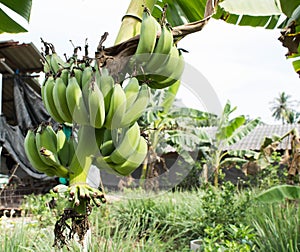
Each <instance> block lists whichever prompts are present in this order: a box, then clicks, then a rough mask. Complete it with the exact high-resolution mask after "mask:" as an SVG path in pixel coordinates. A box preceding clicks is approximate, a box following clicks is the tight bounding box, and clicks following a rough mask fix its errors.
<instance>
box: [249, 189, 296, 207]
mask: <svg viewBox="0 0 300 252" xmlns="http://www.w3.org/2000/svg"><path fill="white" fill-rule="evenodd" d="M255 199H256V200H258V201H259V202H263V203H275V202H282V201H284V200H286V199H289V200H299V199H300V186H293V185H279V186H274V187H272V188H270V189H268V190H266V191H264V192H262V193H260V194H259V195H258V196H257V197H256V198H255Z"/></svg>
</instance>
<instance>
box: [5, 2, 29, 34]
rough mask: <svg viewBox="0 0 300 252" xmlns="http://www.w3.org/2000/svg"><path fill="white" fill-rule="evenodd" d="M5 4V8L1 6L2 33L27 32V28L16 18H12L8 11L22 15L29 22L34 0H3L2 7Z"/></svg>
mask: <svg viewBox="0 0 300 252" xmlns="http://www.w3.org/2000/svg"><path fill="white" fill-rule="evenodd" d="M1 5H3V6H4V7H5V9H3V8H0V20H1V22H0V33H4V32H7V33H20V32H27V29H26V28H25V27H24V26H23V25H22V24H20V23H18V22H17V21H16V20H14V19H13V18H11V17H10V16H9V15H8V14H7V11H6V10H8V11H10V12H15V13H16V14H18V15H20V16H21V17H22V18H23V19H24V20H25V22H27V23H28V22H29V19H30V13H31V5H32V0H24V1H9V0H1V1H0V7H1Z"/></svg>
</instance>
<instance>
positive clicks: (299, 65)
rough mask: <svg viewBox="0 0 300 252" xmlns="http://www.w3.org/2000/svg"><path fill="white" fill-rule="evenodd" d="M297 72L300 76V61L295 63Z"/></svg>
mask: <svg viewBox="0 0 300 252" xmlns="http://www.w3.org/2000/svg"><path fill="white" fill-rule="evenodd" d="M293 67H294V69H295V72H296V73H298V74H299V75H300V59H298V60H295V61H293Z"/></svg>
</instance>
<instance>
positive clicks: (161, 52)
mask: <svg viewBox="0 0 300 252" xmlns="http://www.w3.org/2000/svg"><path fill="white" fill-rule="evenodd" d="M173 43H174V42H173V34H172V31H171V30H170V28H169V27H167V26H166V25H164V26H163V27H162V30H161V34H160V37H159V39H158V41H157V44H156V46H155V48H154V51H153V54H152V55H151V58H150V60H149V61H148V62H147V64H146V65H145V67H144V71H145V72H146V73H149V74H152V73H154V72H155V71H156V70H157V69H158V68H160V67H161V66H164V64H165V63H166V62H167V60H168V56H167V55H169V53H170V51H171V49H172V46H173ZM174 70H176V69H174Z"/></svg>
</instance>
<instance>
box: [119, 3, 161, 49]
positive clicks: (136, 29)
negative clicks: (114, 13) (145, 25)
mask: <svg viewBox="0 0 300 252" xmlns="http://www.w3.org/2000/svg"><path fill="white" fill-rule="evenodd" d="M156 1H157V0H131V2H130V4H129V7H128V9H127V12H126V14H125V16H124V17H123V19H122V24H121V27H120V30H119V33H118V35H117V38H116V40H115V45H117V44H120V43H122V42H124V41H126V40H128V39H130V38H132V37H134V36H136V35H138V34H139V33H140V27H141V21H142V15H143V10H144V7H143V6H147V7H148V9H149V10H150V11H151V12H152V10H153V7H154V5H155V3H156Z"/></svg>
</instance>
